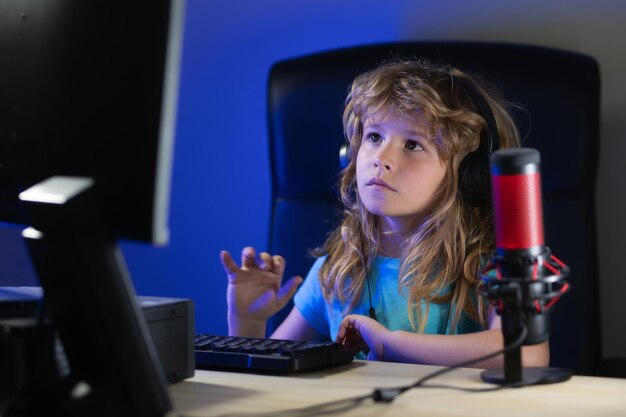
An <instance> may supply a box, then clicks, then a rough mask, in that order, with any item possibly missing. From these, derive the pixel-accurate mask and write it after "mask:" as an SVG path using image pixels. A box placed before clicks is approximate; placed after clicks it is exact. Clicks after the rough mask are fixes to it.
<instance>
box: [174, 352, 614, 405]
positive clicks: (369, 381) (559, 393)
mask: <svg viewBox="0 0 626 417" xmlns="http://www.w3.org/2000/svg"><path fill="white" fill-rule="evenodd" d="M436 369H439V368H438V367H434V366H423V365H407V364H396V363H381V362H369V361H355V362H354V363H352V364H350V365H346V366H343V367H340V368H335V369H329V370H322V371H318V372H311V373H306V374H302V375H290V376H274V375H253V374H246V373H236V372H216V371H196V376H195V377H194V378H191V379H188V380H186V381H183V382H181V383H178V384H175V385H173V386H172V387H171V392H172V397H173V400H174V404H175V407H176V412H175V413H173V415H183V416H194V417H197V416H224V415H228V416H257V415H259V414H262V413H270V412H278V411H281V410H288V409H296V408H301V407H305V406H310V405H314V404H320V403H324V402H328V401H333V400H339V399H343V398H348V397H354V396H359V395H364V394H367V393H369V392H371V391H372V389H373V388H381V387H394V386H400V385H406V384H409V383H412V382H415V381H416V380H417V379H419V378H420V377H422V376H424V375H426V374H428V373H430V372H432V371H434V370H436ZM479 375H480V371H479V370H476V369H458V370H454V371H452V372H450V373H449V374H444V375H442V376H439V377H436V378H434V379H432V380H430V381H428V382H427V384H449V385H455V386H462V387H483V388H484V387H490V386H492V385H489V384H485V383H483V382H481V381H480V376H479ZM289 415H292V414H289ZM293 415H294V416H298V415H301V414H298V413H294V414H293ZM307 415H313V414H307ZM329 415H333V416H334V415H337V416H359V417H368V416H372V417H384V416H394V417H396V416H400V417H401V416H412V417H415V416H480V417H487V416H497V417H503V416H506V417H514V416H532V417H544V416H568V417H575V416H589V417H596V416H597V417H609V416H626V379H612V378H595V377H583V376H575V377H572V379H570V380H569V381H567V382H562V383H558V384H552V385H538V386H531V387H524V388H509V389H502V390H498V391H493V392H484V393H469V392H463V391H457V390H450V389H441V388H417V389H412V390H410V391H407V392H405V393H404V394H402V395H400V396H399V397H398V398H396V399H395V401H393V402H392V403H390V404H383V403H374V402H373V401H371V400H366V401H364V402H362V403H361V404H360V405H357V406H355V407H352V408H351V409H349V410H346V411H343V412H339V413H336V414H329Z"/></svg>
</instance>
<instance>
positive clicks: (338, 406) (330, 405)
mask: <svg viewBox="0 0 626 417" xmlns="http://www.w3.org/2000/svg"><path fill="white" fill-rule="evenodd" d="M527 334H528V329H527V328H526V326H522V331H521V333H520V335H519V337H518V338H517V339H516V340H514V341H513V342H512V343H510V344H509V345H508V346H505V347H504V348H502V349H500V350H498V351H496V352H492V353H489V354H487V355H484V356H481V357H478V358H474V359H470V360H467V361H463V362H460V363H458V364H456V365H453V366H450V367H447V368H443V369H438V370H437V371H435V372H431V373H430V374H427V375H425V376H424V377H422V378H420V379H419V380H417V381H416V382H415V383H413V384H409V385H403V386H400V387H394V388H377V389H375V390H374V391H372V392H371V393H369V394H365V395H360V396H356V397H350V398H344V399H341V400H335V401H329V402H326V403H322V404H315V405H311V406H307V407H302V408H294V409H290V410H284V411H272V412H268V413H264V414H258V413H253V414H251V413H236V414H232V413H230V414H223V415H221V416H220V417H250V416H256V417H270V416H272V417H292V416H293V417H307V416H317V415H324V414H336V413H340V412H342V411H344V410H347V409H349V408H351V407H353V406H355V405H358V404H360V403H362V402H363V401H365V400H368V399H370V398H371V399H372V400H374V402H382V403H390V402H392V401H393V400H394V399H395V398H396V397H398V395H400V394H402V393H404V392H406V391H408V390H410V389H412V388H439V389H453V390H459V391H465V392H473V393H479V392H491V391H498V390H501V389H504V388H513V387H521V386H523V385H524V382H512V383H509V384H502V385H497V386H492V387H488V388H466V387H458V386H454V385H446V384H430V385H424V382H426V381H428V380H430V379H433V378H435V377H437V376H440V375H443V374H445V373H448V372H450V371H453V370H455V369H458V368H463V367H466V366H468V365H471V364H474V363H476V362H482V361H484V360H487V359H491V358H493V357H495V356H498V355H501V354H503V353H507V352H509V351H511V350H513V349H516V348H518V347H520V346H522V343H523V342H524V339H526V335H527ZM180 417H185V416H184V415H181V416H180Z"/></svg>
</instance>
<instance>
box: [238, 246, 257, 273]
mask: <svg viewBox="0 0 626 417" xmlns="http://www.w3.org/2000/svg"><path fill="white" fill-rule="evenodd" d="M255 255H256V253H255V251H254V248H252V247H250V246H247V247H245V248H243V249H242V251H241V267H242V268H254V267H256V263H255V261H254V257H255Z"/></svg>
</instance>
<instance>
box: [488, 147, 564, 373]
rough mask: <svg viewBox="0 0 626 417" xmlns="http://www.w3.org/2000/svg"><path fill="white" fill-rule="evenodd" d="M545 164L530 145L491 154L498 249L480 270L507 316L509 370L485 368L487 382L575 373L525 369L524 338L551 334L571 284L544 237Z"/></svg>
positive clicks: (506, 367)
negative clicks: (551, 314)
mask: <svg viewBox="0 0 626 417" xmlns="http://www.w3.org/2000/svg"><path fill="white" fill-rule="evenodd" d="M540 163H541V157H540V155H539V152H538V151H536V150H535V149H529V148H519V149H506V150H501V151H497V152H494V153H493V154H492V155H491V158H490V168H491V186H492V198H493V209H494V222H495V229H496V230H495V231H496V253H495V255H494V256H493V258H492V260H491V262H490V263H489V264H488V265H487V266H486V267H485V268H484V269H483V271H482V273H481V274H480V275H481V278H482V281H483V283H482V286H481V292H482V293H483V294H484V295H485V296H486V297H487V298H488V299H489V301H490V302H491V303H493V304H494V306H495V308H496V312H497V313H498V314H499V315H500V316H501V321H502V335H503V337H504V343H505V345H506V346H509V349H508V350H507V351H506V352H505V355H504V369H503V370H499V369H494V370H486V371H484V372H483V373H481V378H482V379H483V380H484V381H487V382H493V383H497V384H506V383H523V384H535V383H548V382H559V381H564V380H566V379H568V378H569V376H570V375H571V372H569V371H568V370H562V369H556V368H524V369H522V362H521V345H520V344H519V343H521V344H523V345H533V344H537V343H541V342H543V341H545V340H547V339H548V337H549V335H550V322H549V319H548V311H549V310H550V308H551V307H552V306H553V305H554V303H555V302H556V301H557V300H558V299H559V297H560V296H561V295H562V294H564V293H565V292H566V291H567V290H568V288H569V286H568V284H567V282H565V281H564V280H563V277H565V276H566V275H567V274H568V273H569V268H568V267H567V266H566V265H565V264H564V263H563V262H561V261H560V260H558V259H557V258H556V257H555V256H554V255H552V253H551V251H550V249H549V248H548V247H547V246H546V245H545V242H544V233H543V208H542V204H541V173H540ZM524 335H525V336H524ZM521 338H523V340H520V339H521ZM513 346H515V347H513Z"/></svg>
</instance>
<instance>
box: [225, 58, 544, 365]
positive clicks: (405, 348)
mask: <svg viewBox="0 0 626 417" xmlns="http://www.w3.org/2000/svg"><path fill="white" fill-rule="evenodd" d="M472 86H473V87H472ZM473 91H479V92H480V97H482V99H481V100H482V101H483V106H484V105H487V106H489V108H490V109H491V112H492V113H493V119H495V121H492V122H491V123H496V124H497V136H498V137H499V148H500V149H504V148H508V147H514V146H517V145H518V143H519V140H518V133H517V130H516V128H515V125H514V123H513V121H512V119H511V117H510V115H509V114H508V113H507V112H506V110H505V109H504V107H503V105H502V104H500V103H499V102H498V101H497V100H496V99H495V98H494V97H493V96H492V95H490V94H488V93H487V91H486V90H485V89H483V88H482V87H480V86H478V84H477V83H476V82H475V81H474V80H473V79H472V78H470V77H469V76H468V75H467V74H465V73H463V72H461V71H459V70H457V69H452V68H449V67H440V66H435V65H433V64H430V63H428V62H426V61H421V60H420V61H407V62H399V61H398V62H390V63H386V64H383V65H381V66H380V67H378V68H376V69H374V70H372V71H369V72H367V73H365V74H362V75H360V76H358V77H357V78H356V79H355V80H354V82H353V84H352V87H351V89H350V92H349V94H348V97H347V99H346V108H345V111H344V115H343V125H344V132H345V135H346V139H347V140H348V142H349V158H350V162H349V164H348V166H347V167H346V168H345V169H344V170H343V171H342V176H341V179H340V193H341V199H342V202H343V203H344V205H345V211H344V217H343V220H342V222H341V224H340V225H339V227H337V228H336V229H335V230H334V231H333V232H332V233H331V234H330V235H329V237H328V238H327V240H326V242H325V243H324V245H323V246H322V247H321V248H318V250H317V251H316V254H317V255H318V256H319V257H318V259H317V260H316V262H315V264H314V265H313V267H312V268H311V270H310V271H309V274H308V276H307V278H306V279H305V280H304V284H303V285H302V287H301V288H300V290H299V291H298V293H297V294H296V295H295V298H294V308H293V309H292V310H291V312H290V314H289V315H288V316H287V318H286V319H285V320H284V322H283V323H282V324H281V325H280V326H279V327H278V329H276V331H275V332H274V334H272V335H271V337H272V338H282V339H295V340H307V339H330V340H337V341H340V342H343V343H344V344H345V345H346V346H348V347H350V348H351V349H353V350H354V351H355V352H356V351H363V352H366V353H368V358H369V359H378V360H386V361H399V362H415V363H424V364H433V365H454V364H456V363H459V362H461V361H463V360H467V359H471V358H475V357H479V356H482V355H484V354H487V353H491V352H494V351H497V350H499V349H501V348H502V343H503V342H502V335H501V332H500V330H499V327H500V318H499V316H497V315H496V314H495V312H494V310H493V308H491V306H490V305H488V303H487V302H486V300H485V299H484V297H483V296H482V295H481V294H480V293H479V292H478V291H477V287H478V284H479V283H480V279H479V278H478V277H477V271H478V270H479V268H480V267H481V265H482V264H483V263H484V262H485V260H487V259H489V257H490V255H491V253H492V252H493V251H494V249H495V248H494V239H495V238H494V231H493V213H492V210H491V200H490V196H489V194H488V192H485V193H484V195H482V198H479V201H478V202H476V201H469V200H475V198H472V199H468V197H467V196H466V195H464V194H463V193H464V192H467V190H465V191H463V190H460V189H459V188H460V187H459V176H462V175H463V174H462V173H461V172H460V171H462V169H460V166H461V161H463V160H464V158H466V156H467V155H468V154H470V153H471V152H473V151H475V150H477V149H478V152H485V150H484V149H486V144H487V143H488V142H489V141H490V140H491V139H488V137H489V135H488V134H487V133H488V132H489V128H488V125H489V119H490V118H489V117H488V116H487V115H484V114H482V113H483V112H482V111H481V103H480V102H479V99H480V97H479V98H478V99H477V98H476V94H473V93H472V92H473ZM486 119H487V120H486ZM495 141H497V139H496V140H495ZM496 146H498V145H497V144H496ZM494 150H495V149H494ZM487 175H488V174H487ZM470 191H471V190H470ZM220 258H221V261H222V264H223V266H224V269H225V271H226V274H227V275H228V278H229V283H228V291H227V299H228V325H229V333H230V334H231V335H240V336H249V337H264V336H265V326H266V321H267V319H268V318H269V317H270V316H272V315H273V314H274V313H276V312H277V311H278V310H279V309H280V308H282V307H283V306H284V305H285V304H286V303H287V301H288V300H289V299H290V298H291V297H292V296H293V294H294V293H295V292H296V290H297V288H298V286H299V285H300V284H301V283H302V281H303V280H302V278H300V277H294V278H292V279H291V280H289V281H287V282H286V283H285V284H284V285H282V286H281V280H282V275H283V272H284V268H285V260H284V259H283V258H282V257H280V256H271V255H270V254H268V253H261V254H260V255H259V261H258V262H257V261H256V260H255V251H254V249H253V248H249V247H248V248H245V249H244V250H243V251H242V260H241V267H239V266H237V264H236V263H235V262H234V260H233V259H232V257H231V256H230V254H228V253H227V252H224V251H223V252H221V254H220ZM368 311H369V313H368ZM368 314H369V316H370V317H368ZM372 317H375V318H376V319H374V318H372ZM548 359H549V352H548V345H547V342H545V343H542V344H540V345H534V346H524V347H523V349H522V361H523V364H524V366H547V364H548ZM502 362H503V357H502V355H500V357H495V358H493V359H491V360H489V361H486V362H482V363H479V364H476V366H479V367H500V366H502Z"/></svg>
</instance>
